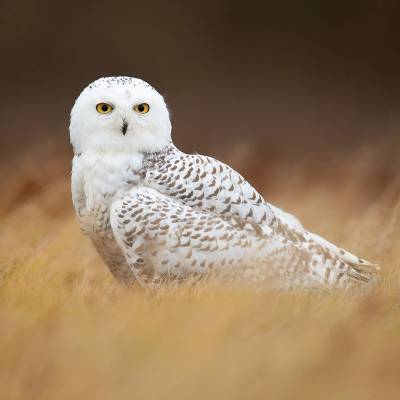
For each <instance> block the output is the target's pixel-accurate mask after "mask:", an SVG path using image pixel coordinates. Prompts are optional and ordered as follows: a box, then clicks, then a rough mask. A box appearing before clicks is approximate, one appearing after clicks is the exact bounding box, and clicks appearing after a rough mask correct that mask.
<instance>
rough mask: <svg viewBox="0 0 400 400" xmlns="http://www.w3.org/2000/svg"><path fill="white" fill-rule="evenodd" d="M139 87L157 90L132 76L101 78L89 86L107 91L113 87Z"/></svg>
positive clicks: (89, 87)
mask: <svg viewBox="0 0 400 400" xmlns="http://www.w3.org/2000/svg"><path fill="white" fill-rule="evenodd" d="M116 85H117V86H132V87H135V86H138V87H144V88H149V89H152V90H155V89H154V88H153V87H152V86H151V85H149V84H148V83H147V82H145V81H142V80H141V79H139V78H132V77H130V76H109V77H105V78H100V79H97V80H96V81H94V82H92V83H91V84H90V85H89V86H88V89H94V88H99V87H105V88H107V89H110V88H111V87H113V86H116Z"/></svg>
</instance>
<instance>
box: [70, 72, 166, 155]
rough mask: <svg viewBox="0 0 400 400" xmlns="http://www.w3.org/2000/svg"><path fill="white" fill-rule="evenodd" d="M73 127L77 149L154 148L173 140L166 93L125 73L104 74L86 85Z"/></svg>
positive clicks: (134, 150) (159, 147)
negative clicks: (103, 76) (126, 75)
mask: <svg viewBox="0 0 400 400" xmlns="http://www.w3.org/2000/svg"><path fill="white" fill-rule="evenodd" d="M69 129H70V135H71V143H72V146H73V148H74V152H75V153H82V152H87V151H94V152H100V153H104V152H124V153H126V152H138V151H140V152H151V151H158V150H161V149H162V148H163V147H165V146H167V145H168V144H169V143H170V141H171V122H170V119H169V113H168V109H167V106H166V104H165V102H164V99H163V97H162V96H161V95H160V94H159V93H158V92H157V91H156V90H155V89H154V88H153V87H151V86H150V85H149V84H148V83H146V82H144V81H142V80H141V79H137V78H130V77H125V76H119V77H109V78H101V79H98V80H96V81H95V82H93V83H91V84H90V85H89V86H88V87H87V88H86V89H84V90H83V92H82V93H81V94H80V95H79V97H78V98H77V100H76V102H75V104H74V106H73V108H72V111H71V123H70V128H69Z"/></svg>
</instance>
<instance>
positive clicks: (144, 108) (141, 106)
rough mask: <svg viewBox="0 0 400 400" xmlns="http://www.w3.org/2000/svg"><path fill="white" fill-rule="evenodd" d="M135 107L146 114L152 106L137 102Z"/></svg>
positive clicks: (137, 110)
mask: <svg viewBox="0 0 400 400" xmlns="http://www.w3.org/2000/svg"><path fill="white" fill-rule="evenodd" d="M133 109H134V110H135V111H136V112H137V113H139V114H146V113H148V112H149V110H150V106H149V105H148V104H147V103H140V104H136V106H135V107H133Z"/></svg>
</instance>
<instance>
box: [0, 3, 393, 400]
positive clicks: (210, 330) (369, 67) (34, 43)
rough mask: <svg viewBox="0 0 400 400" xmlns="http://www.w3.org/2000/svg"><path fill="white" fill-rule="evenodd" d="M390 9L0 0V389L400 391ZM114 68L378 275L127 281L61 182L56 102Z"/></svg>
mask: <svg viewBox="0 0 400 400" xmlns="http://www.w3.org/2000/svg"><path fill="white" fill-rule="evenodd" d="M399 21H400V2H398V1H380V2H378V1H372V0H364V1H355V0H348V1H315V0H309V1H304V2H301V1H287V0H280V1H247V2H244V1H241V2H239V1H235V0H231V1H227V0H225V1H219V0H214V1H208V0H203V1H173V0H169V1H161V0H149V1H135V0H130V1H128V0H121V1H118V0H114V1H110V0H109V1H103V0H98V1H95V2H94V1H80V2H74V1H72V0H71V1H68V2H66V1H49V0H43V1H27V0H26V1H22V0H1V1H0V33H1V34H0V57H1V62H0V71H1V77H2V79H1V95H2V102H1V107H0V182H1V188H0V326H1V327H4V329H3V330H2V334H1V335H0V354H1V361H2V362H1V363H0V387H1V388H2V395H3V396H5V397H4V398H7V399H26V398H29V399H46V398H49V399H61V398H85V399H87V398H96V399H107V400H108V399H110V398H124V399H126V398H130V397H132V393H135V395H136V398H146V399H153V398H154V399H161V398H162V399H167V398H173V399H177V398H185V399H187V398H202V399H204V398H221V399H222V398H229V399H235V398H254V399H256V398H262V399H264V398H265V397H266V395H267V396H268V394H269V393H270V394H271V395H270V396H269V397H272V398H277V399H278V398H285V399H287V398H306V399H308V400H310V399H321V398H324V399H325V400H329V399H338V398H340V399H352V400H354V399H358V398H359V399H363V400H365V399H366V398H374V399H376V398H385V399H386V398H388V399H389V398H393V399H397V398H398V397H399V396H398V394H399V379H398V378H399V365H400V347H399V340H398V338H399V333H400V323H399V321H400V319H399V310H400V304H399V296H398V294H399V292H400V277H399V271H400V264H399V260H400V247H399V238H400V223H399V221H400V200H399V199H400V173H399V171H400V157H399V155H398V153H399V148H400V140H399V136H400V135H399V132H400V113H399V110H400V94H399V93H400V24H399ZM109 75H130V76H136V77H140V78H142V79H144V80H146V81H148V82H150V83H151V84H152V85H153V86H154V87H155V88H157V89H158V90H159V91H160V92H161V93H162V94H163V95H164V96H165V98H166V101H167V103H168V105H169V108H170V110H171V112H172V123H173V139H174V141H175V144H176V145H177V146H178V147H180V148H181V149H182V150H184V151H186V152H195V151H196V152H198V153H202V154H208V155H212V156H214V157H217V158H219V159H221V160H223V161H225V162H227V163H229V164H230V165H232V166H233V167H234V168H236V169H237V170H239V171H240V172H241V173H242V174H243V175H244V176H245V177H246V178H247V179H248V180H249V181H250V182H251V183H252V184H254V185H255V186H256V188H257V189H258V190H259V191H261V192H262V193H263V194H264V196H265V198H266V199H267V200H269V201H271V202H272V203H275V204H276V205H279V206H280V207H282V208H284V209H286V210H288V211H290V212H293V213H295V214H296V215H297V216H298V217H299V218H300V220H301V221H302V222H303V223H304V225H305V226H306V227H307V228H309V229H310V230H313V231H315V232H317V233H319V234H321V235H322V236H324V237H326V238H327V239H329V240H331V241H333V242H335V243H337V244H338V245H340V246H342V247H344V248H346V249H348V250H350V251H352V252H354V253H355V254H357V255H360V256H362V257H364V258H366V259H369V260H371V261H374V262H377V263H379V264H380V265H381V266H382V272H381V274H380V276H379V285H378V288H377V289H376V290H375V291H374V292H373V293H372V294H370V295H369V296H358V295H357V294H349V295H344V294H341V293H336V292H334V293H332V294H329V295H327V294H326V293H322V294H321V293H320V294H318V293H303V294H296V295H295V296H292V294H289V295H287V294H284V293H270V294H265V295H264V294H258V293H254V292H252V291H249V292H237V291H234V290H233V291H229V289H224V290H216V291H214V292H213V289H212V288H211V289H209V290H208V289H207V288H205V289H204V292H198V293H197V292H196V294H195V295H193V293H192V291H191V290H190V288H189V289H188V291H187V292H185V291H184V290H185V289H184V288H183V292H178V294H176V292H169V291H168V290H166V293H164V295H163V294H162V293H161V294H160V296H161V297H160V296H153V295H152V293H151V294H150V295H148V296H147V295H145V293H143V292H141V291H137V290H134V291H132V293H131V292H130V291H128V292H127V291H125V290H122V289H121V288H120V287H119V286H118V285H117V284H116V283H115V282H114V281H113V280H112V279H111V277H110V274H109V272H108V270H107V269H106V268H105V267H104V265H103V263H102V261H101V260H100V259H99V257H98V256H97V254H96V252H95V250H94V249H93V248H92V246H91V244H90V241H89V240H88V239H87V238H84V237H83V235H82V233H81V232H80V231H79V226H78V223H77V221H76V218H75V215H74V212H73V209H72V204H71V195H70V169H71V158H72V151H71V147H70V144H69V132H68V125H69V112H70V109H71V107H72V105H73V103H74V100H75V98H76V97H77V96H78V95H79V93H80V92H81V91H82V90H83V88H84V87H86V86H87V85H88V84H89V83H90V82H92V81H93V80H95V79H97V78H99V77H102V76H109ZM135 289H136V288H135ZM179 293H180V294H179ZM182 367H183V368H182ZM82 377H84V379H83V378H82ZM155 383H156V384H155ZM377 391H380V393H381V394H382V393H383V394H384V395H380V396H379V395H378V394H377V393H378V392H377ZM282 393H283V395H282ZM177 394H178V395H179V394H180V395H181V397H179V396H177ZM278 394H281V397H279V396H278ZM302 394H303V396H302ZM63 396H64V397H63Z"/></svg>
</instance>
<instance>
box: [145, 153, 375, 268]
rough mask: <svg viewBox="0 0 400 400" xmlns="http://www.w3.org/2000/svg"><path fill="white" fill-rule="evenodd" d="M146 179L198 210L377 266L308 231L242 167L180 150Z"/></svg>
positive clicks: (344, 258)
mask: <svg viewBox="0 0 400 400" xmlns="http://www.w3.org/2000/svg"><path fill="white" fill-rule="evenodd" d="M145 182H146V185H148V186H149V187H151V188H154V189H155V190H157V191H158V192H160V193H163V194H165V195H167V196H169V197H171V198H173V199H175V200H176V201H178V202H180V203H181V204H185V205H188V206H190V207H191V208H193V209H196V210H203V211H208V212H211V213H213V214H215V215H220V216H221V217H222V218H229V217H235V218H238V219H240V220H242V221H243V222H249V223H252V224H253V229H254V230H255V231H258V233H260V234H262V235H265V234H277V235H280V237H281V238H282V240H284V241H285V242H286V241H288V240H289V241H291V242H292V243H299V244H300V245H304V244H305V243H309V245H310V246H312V245H314V244H316V245H317V246H322V247H324V248H325V247H327V248H329V251H331V252H332V253H333V254H334V255H335V256H336V257H338V258H339V259H340V260H341V261H343V262H345V263H346V264H350V265H352V266H353V267H354V268H358V267H360V268H362V269H366V268H370V269H376V268H377V266H376V265H375V264H371V263H369V262H368V261H366V260H364V259H361V258H359V257H357V256H355V255H354V254H352V253H350V252H348V251H346V250H344V249H341V248H338V247H337V246H335V245H334V244H332V243H330V242H328V241H327V240H325V239H323V238H321V237H320V236H318V235H316V234H314V233H311V232H308V231H307V230H305V229H304V228H303V226H302V225H301V223H300V222H299V221H298V220H297V218H296V217H294V216H293V215H291V214H289V213H286V212H284V211H283V210H281V209H280V208H278V207H275V206H273V205H271V204H269V203H267V202H266V201H265V200H264V199H263V197H262V196H261V195H260V193H258V192H257V190H256V189H254V188H253V187H252V186H251V185H250V183H249V182H247V181H246V180H245V179H244V178H243V177H242V176H241V175H240V174H239V173H238V172H236V171H235V170H233V169H232V168H231V167H229V166H228V165H226V164H224V163H222V162H220V161H218V160H216V159H214V158H212V157H207V156H202V155H197V154H196V155H189V154H184V153H182V152H179V151H177V152H176V153H174V154H173V155H172V156H171V157H169V158H167V159H166V160H165V162H163V163H161V164H160V165H159V166H158V167H157V168H155V169H149V170H147V171H146V175H145Z"/></svg>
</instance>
